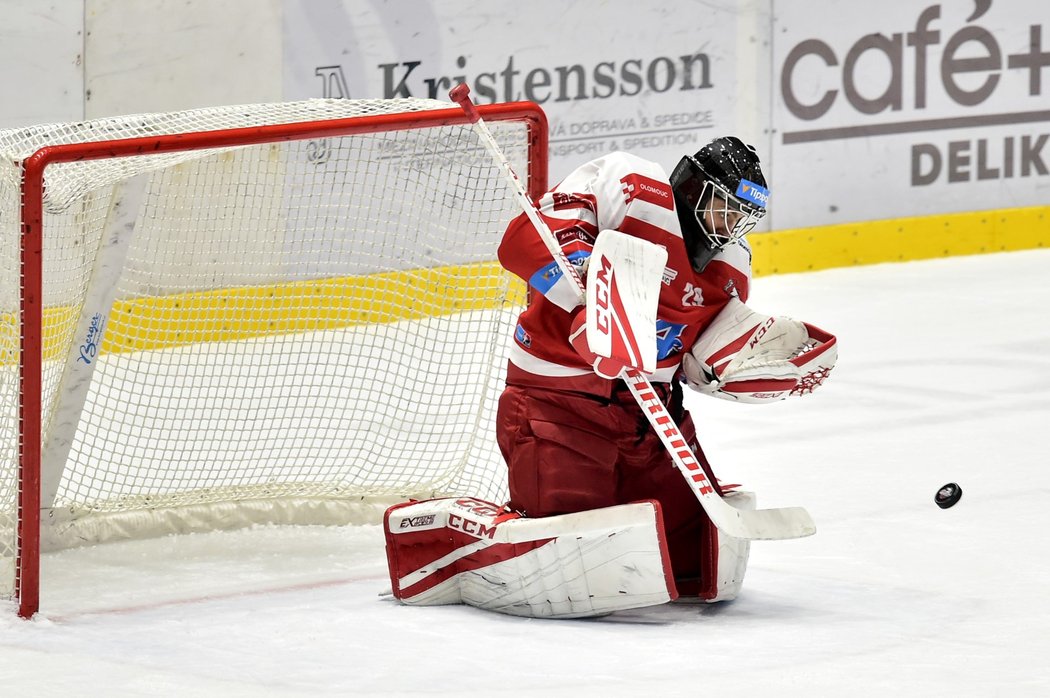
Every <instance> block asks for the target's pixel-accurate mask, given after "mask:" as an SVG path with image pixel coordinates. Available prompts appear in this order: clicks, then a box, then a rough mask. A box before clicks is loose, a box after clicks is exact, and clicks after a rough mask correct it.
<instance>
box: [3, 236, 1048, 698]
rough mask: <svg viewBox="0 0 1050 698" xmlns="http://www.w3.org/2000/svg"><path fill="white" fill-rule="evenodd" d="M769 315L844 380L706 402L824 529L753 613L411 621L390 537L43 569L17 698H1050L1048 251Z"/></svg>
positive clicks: (766, 285)
mask: <svg viewBox="0 0 1050 698" xmlns="http://www.w3.org/2000/svg"><path fill="white" fill-rule="evenodd" d="M750 304H751V305H752V306H753V307H755V308H757V309H759V310H763V311H766V312H772V313H778V314H787V315H792V316H795V317H799V318H802V319H805V320H807V321H809V322H811V323H813V324H816V325H818V326H821V327H824V328H825V329H828V330H831V331H832V332H835V333H836V334H837V335H838V337H839V341H840V360H839V365H838V367H837V368H836V370H835V373H834V374H833V376H832V379H831V380H830V381H829V383H828V384H827V385H826V386H825V387H823V388H821V389H820V390H819V391H818V392H817V394H815V395H813V396H811V397H807V398H804V399H801V400H791V401H788V402H784V403H778V404H776V405H767V406H757V405H733V404H729V403H724V402H721V401H717V400H711V399H708V398H698V399H695V400H693V401H692V407H693V408H694V414H695V415H696V418H697V421H698V424H699V428H700V432H701V442H702V443H703V444H704V448H705V450H706V452H707V454H708V456H709V457H710V458H711V460H712V461H713V463H714V464H715V468H716V470H717V472H718V474H719V476H720V478H721V479H722V480H723V481H732V482H742V483H744V484H745V485H746V486H747V487H748V488H749V489H753V490H754V491H756V492H757V493H758V496H759V503H760V506H763V507H769V506H789V505H803V506H805V507H807V508H808V509H809V510H810V512H811V513H812V514H813V517H814V519H815V520H816V522H817V526H818V529H819V531H818V533H817V535H816V536H814V537H812V538H807V539H802V540H797V541H784V542H759V543H755V544H754V545H753V546H752V552H751V565H750V569H749V572H748V577H747V580H746V583H745V586H744V591H743V593H742V595H741V597H740V598H739V599H738V600H737V601H735V602H732V603H730V604H724V605H719V606H711V607H698V606H681V605H671V606H662V607H656V608H651V609H642V610H637V611H630V612H621V613H617V614H614V615H611V616H608V617H606V618H602V619H598V620H589V621H540V620H522V619H517V618H508V617H502V616H498V615H494V614H489V613H485V612H483V611H479V610H476V609H472V608H466V607H441V608H408V607H403V606H400V605H398V604H397V603H396V602H394V601H393V600H392V599H391V598H390V597H381V596H380V595H379V594H380V592H382V591H384V590H385V589H386V588H388V586H389V582H388V580H387V579H386V577H385V574H386V569H385V563H384V560H383V553H382V539H381V535H380V532H379V530H378V529H377V528H374V527H364V528H345V529H340V528H258V529H253V530H247V531H238V532H228V533H217V534H207V535H190V536H183V537H179V538H166V539H161V540H154V541H138V542H133V543H123V544H111V545H107V546H99V547H95V548H85V549H75V550H67V551H64V552H61V553H54V554H50V555H46V556H45V557H44V560H43V580H44V585H43V598H42V609H43V610H42V613H41V614H40V616H39V617H38V618H37V619H36V620H34V621H32V622H23V621H20V620H18V619H17V618H15V617H14V615H13V611H11V612H8V613H5V614H0V695H2V696H13V697H14V696H28V695H35V696H51V695H54V696H72V695H89V694H93V695H103V694H105V695H113V696H158V695H179V696H223V697H239V696H320V695H338V696H349V695H355V696H357V695H361V696H372V695H375V696H380V695H381V696H399V695H404V696H416V697H419V696H453V695H459V696H470V695H491V694H497V693H498V694H502V695H508V696H529V695H543V696H573V697H574V698H575V697H578V696H581V695H584V696H586V695H601V696H632V697H635V698H637V697H638V696H646V697H652V698H655V697H658V696H679V695H683V696H684V695H691V696H697V695H714V696H719V695H721V696H725V695H734V694H737V693H738V692H740V691H747V692H749V693H750V695H756V696H762V695H777V696H833V695H849V696H851V698H853V697H856V696H885V695H892V696H894V698H905V697H907V696H940V695H944V696H952V697H953V698H954V697H958V696H992V695H996V696H1011V697H1013V696H1046V695H1050V668H1048V665H1050V661H1048V659H1047V657H1048V656H1050V583H1048V578H1050V554H1048V553H1050V544H1048V542H1047V540H1048V533H1050V505H1048V496H1050V463H1048V458H1047V453H1048V448H1047V444H1046V439H1047V434H1048V430H1050V324H1048V323H1047V320H1048V313H1047V308H1048V307H1050V251H1032V252H1019V253H1010V254H998V255H985V256H978V257H967V258H958V259H947V260H938V261H930V262H918V263H909V264H900V265H883V266H875V267H866V268H856V269H841V270H829V271H824V272H819V273H814V274H800V275H790V276H781V277H770V278H762V279H759V280H757V281H756V283H755V289H754V293H753V294H752V299H751V303H750ZM949 481H955V482H958V483H959V484H961V485H962V487H963V490H964V494H963V498H962V501H961V502H960V503H959V504H957V505H956V506H955V507H953V508H951V509H948V510H943V511H942V510H941V509H939V508H937V507H936V506H935V505H934V503H933V497H934V494H935V493H936V491H937V489H938V488H939V487H940V486H941V485H942V484H944V483H945V482H949ZM0 610H8V609H0Z"/></svg>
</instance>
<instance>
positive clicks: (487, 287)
mask: <svg viewBox="0 0 1050 698" xmlns="http://www.w3.org/2000/svg"><path fill="white" fill-rule="evenodd" d="M508 279H509V275H508V274H507V273H506V272H505V271H503V269H502V267H500V265H499V263H498V262H495V261H492V262H484V263H479V264H469V265H459V266H447V267H438V268H433V269H411V270H406V271H396V272H384V273H379V274H368V275H364V276H353V277H339V278H328V279H316V280H310V281H296V282H289V283H281V284H268V285H263V286H244V287H237V288H228V289H220V290H213V291H199V292H193V293H180V294H174V295H169V296H156V297H142V298H135V299H132V300H122V301H117V302H115V303H114V304H113V308H112V310H111V312H110V314H109V318H108V319H107V322H106V331H105V341H104V342H103V345H102V351H103V353H107V352H110V353H112V352H127V351H143V350H149V349H162V348H165V347H173V346H181V345H185V344H196V343H201V342H228V341H236V340H241V339H249V338H252V337H261V336H267V335H277V334H289V333H295V332H312V331H317V330H330V329H338V328H344V327H351V326H354V325H364V324H377V323H388V322H397V321H400V320H413V319H422V318H426V317H435V316H441V315H448V314H451V313H459V312H465V311H470V310H487V309H492V308H499V307H507V306H515V305H523V304H524V302H525V285H524V283H522V282H519V281H517V280H514V279H510V284H509V293H508V290H507V284H508ZM75 312H76V311H75V310H74V309H73V308H71V307H68V306H65V307H52V308H47V309H45V311H44V338H45V342H44V346H45V350H44V354H45V356H44V358H45V359H57V358H60V357H61V356H62V355H63V354H64V353H65V352H66V351H67V349H65V348H64V347H63V346H61V343H60V342H59V341H58V339H59V337H61V336H63V335H64V334H65V333H67V332H68V331H69V329H68V328H69V327H70V324H71V323H72V322H73V320H74V317H73V316H74V313H75Z"/></svg>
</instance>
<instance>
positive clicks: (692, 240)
mask: <svg viewBox="0 0 1050 698" xmlns="http://www.w3.org/2000/svg"><path fill="white" fill-rule="evenodd" d="M671 189H672V190H673V191H674V198H675V207H676V208H677V209H678V220H679V223H680V224H681V227H682V237H683V238H684V239H685V247H686V250H687V251H688V253H689V258H690V260H691V261H692V264H693V269H695V270H696V271H697V272H701V271H703V270H704V268H705V267H706V266H707V264H708V262H710V261H711V259H712V258H714V256H715V255H716V254H718V252H719V251H721V250H722V249H723V248H725V247H726V246H727V245H730V244H732V243H734V242H736V241H737V240H739V239H740V238H742V237H743V236H744V235H746V234H747V233H749V232H750V231H751V230H752V229H753V228H754V227H755V226H756V225H758V222H759V221H760V220H762V217H763V216H765V215H766V202H767V201H768V200H769V190H768V189H766V178H765V177H764V176H763V174H762V167H761V164H760V163H759V160H758V153H756V152H755V148H754V146H751V145H746V144H744V142H743V141H741V140H740V139H739V138H737V137H735V136H722V137H721V138H716V139H714V140H713V141H711V142H710V143H708V144H707V145H705V146H704V147H703V148H701V149H700V150H699V151H698V152H697V153H696V155H686V156H684V157H683V158H682V159H681V161H680V162H679V163H678V166H677V167H675V168H674V172H672V173H671Z"/></svg>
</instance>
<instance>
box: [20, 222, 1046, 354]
mask: <svg viewBox="0 0 1050 698" xmlns="http://www.w3.org/2000/svg"><path fill="white" fill-rule="evenodd" d="M750 242H751V247H752V249H753V251H754V261H753V270H754V274H755V276H767V275H771V274H788V273H795V272H804V271H815V270H818V269H828V268H832V267H847V266H856V265H864V264H878V263H882V262H900V261H908V260H917V259H931V258H936V257H951V256H956V255H969V254H981V253H986V252H1000V251H1010V250H1025V249H1035V248H1040V247H1050V207H1048V206H1036V207H1027V208H1013V209H1001V210H997V211H980V212H975V213H953V214H943V215H936V216H924V217H915V218H898V219H892V220H881V221H867V222H861V223H844V224H841V225H831V226H822V227H815V228H802V229H795V230H780V231H775V232H771V233H763V234H758V235H752V236H750ZM507 278H508V275H507V274H506V272H504V271H503V270H502V268H501V267H500V266H499V263H498V262H495V261H492V262H485V263H479V264H470V265H456V266H446V267H439V268H434V269H412V270H407V271H396V272H386V273H380V274H369V275H364V276H354V277H341V278H332V279H318V280H311V281H297V282H290V283H282V284H270V285H263V286H246V287H238V288H230V289H221V290H214V291H201V292H193V293H182V294H176V295H170V296H158V297H143V298H137V299H133V300H126V301H119V302H117V303H115V304H114V307H113V309H112V312H111V313H110V317H109V319H108V323H107V327H106V341H105V343H104V344H103V347H102V350H103V352H125V351H142V350H148V349H161V348H164V347H172V346H179V345H183V344H190V343H198V342H226V341H235V340H239V339H248V338H251V337H260V336H265V335H274V334H288V333H294V332H308V331H314V330H325V329H337V328H342V327H350V326H354V325H362V324H376V323H386V322H396V321H399V320H410V319H422V318H426V317H433V316H440V315H448V314H451V313H457V312H463V311H468V310H485V309H492V308H497V307H507V306H521V305H524V303H525V285H524V283H522V282H521V281H519V280H518V279H513V278H512V279H510V294H509V296H508V297H507V298H504V284H506V283H507ZM75 312H76V310H75V309H74V308H71V307H52V308H47V309H45V311H44V339H45V342H44V346H45V349H44V358H45V359H48V360H53V359H57V358H60V357H61V356H62V355H63V354H64V353H65V352H66V351H67V349H65V348H64V347H62V346H60V343H59V342H58V339H59V338H60V337H62V336H64V333H66V332H68V331H69V330H68V328H69V326H70V324H71V323H72V322H73V321H74V317H73V316H74V313H75ZM13 319H14V318H12V317H8V318H4V322H5V324H8V325H10V323H11V321H12V320H13ZM12 348H13V347H12ZM7 353H8V354H9V355H8V356H7V357H6V358H4V359H3V360H2V361H0V363H5V364H6V363H11V362H12V361H13V360H14V358H15V355H14V353H13V352H7Z"/></svg>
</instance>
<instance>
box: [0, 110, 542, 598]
mask: <svg viewBox="0 0 1050 698" xmlns="http://www.w3.org/2000/svg"><path fill="white" fill-rule="evenodd" d="M448 107H449V105H448V104H447V103H443V102H436V101H429V100H384V101H350V100H311V101H309V102H303V103H288V104H283V105H256V106H250V107H229V108H219V109H207V110H196V111H192V112H183V113H177V114H166V115H145V116H135V117H126V118H121V119H105V120H100V121H96V122H87V123H80V124H70V125H56V126H42V127H35V128H30V129H23V130H18V131H0V152H2V154H3V161H4V162H3V163H0V170H2V171H0V200H2V201H0V235H2V236H3V238H4V244H3V247H2V250H3V253H2V254H3V259H2V262H0V264H2V265H3V268H2V281H0V283H2V286H0V302H2V304H3V306H2V308H0V313H2V326H0V361H2V364H0V368H2V380H0V401H2V405H3V407H2V413H0V432H2V439H0V449H2V451H0V559H2V560H3V561H4V563H5V564H4V566H3V567H4V572H0V582H3V581H5V580H4V577H5V576H6V578H7V580H8V581H9V580H10V579H11V576H12V574H13V572H12V569H13V558H14V555H15V551H16V539H15V536H16V522H17V516H18V512H17V471H18V438H19V434H18V424H19V421H18V404H19V401H18V399H19V395H18V391H19V387H18V351H19V348H18V347H19V336H20V332H21V330H20V324H19V312H18V307H19V297H20V296H19V293H20V290H19V287H20V278H19V259H18V250H19V244H20V243H19V236H20V220H19V215H18V211H19V198H18V197H19V186H20V177H21V170H20V167H19V161H20V160H22V159H24V158H25V157H27V156H28V155H30V154H31V153H33V152H34V151H35V150H36V149H38V148H40V147H42V146H44V145H47V144H53V143H75V142H90V141H96V140H109V139H118V138H129V137H135V136H142V135H157V134H161V133H164V134H171V133H191V132H199V131H204V130H217V129H230V128H238V127H243V126H253V125H264V124H276V123H291V122H299V121H317V120H329V119H340V118H346V117H349V116H364V115H372V114H379V113H408V114H411V113H413V112H419V111H426V110H431V109H447V108H448ZM491 126H492V127H493V131H494V133H495V135H496V137H497V140H498V141H499V142H500V144H501V146H502V147H503V149H504V151H505V152H506V153H507V155H508V157H509V158H510V160H511V162H512V164H513V165H514V167H515V168H516V170H517V171H519V172H525V171H527V170H528V162H527V149H526V145H527V142H528V137H527V131H526V127H525V125H524V124H523V123H521V122H510V121H508V122H501V123H493V124H491ZM501 177H502V176H501V174H500V172H499V170H498V168H497V167H496V166H495V165H494V164H493V162H492V160H491V157H490V156H489V155H488V154H487V153H486V152H485V151H484V149H483V148H482V147H481V146H480V145H479V143H478V141H477V138H476V136H475V135H474V134H473V132H472V131H471V130H470V128H469V127H466V126H442V127H431V128H423V129H410V130H401V131H385V132H379V133H374V134H368V135H356V136H343V137H323V138H315V139H312V140H301V141H288V142H279V143H267V144H264V145H257V146H246V147H236V148H213V149H210V150H205V151H194V152H188V153H172V154H165V155H149V156H134V157H124V158H111V159H104V160H98V161H89V162H80V163H67V164H59V165H53V166H50V167H49V168H48V169H47V171H46V174H45V212H46V213H45V221H44V263H43V264H44V275H43V279H44V281H43V300H44V330H43V344H44V349H43V359H44V368H43V394H42V404H43V415H42V418H43V424H44V435H43V450H44V459H43V460H44V463H43V466H42V480H43V485H42V492H43V499H44V501H43V506H44V507H45V508H46V510H47V511H46V513H47V514H48V515H47V516H45V521H46V522H47V523H48V524H49V531H48V532H45V543H46V544H48V545H52V546H58V545H68V544H71V543H72V542H73V541H83V540H85V539H86V540H103V539H105V538H107V537H112V536H113V535H121V536H123V535H129V534H130V535H137V534H138V533H137V532H139V531H141V532H142V533H143V534H144V535H151V534H155V533H156V532H158V531H159V532H163V531H165V530H187V529H189V530H192V529H199V528H209V527H218V526H219V525H220V524H221V521H223V520H231V517H230V514H229V510H230V507H236V506H237V504H238V503H245V504H246V505H248V506H249V507H255V510H256V511H259V510H263V511H265V510H270V511H271V512H275V511H277V510H281V511H284V510H285V508H286V505H287V504H288V503H289V502H301V503H305V504H304V507H303V508H304V509H305V510H307V511H309V512H312V513H310V514H308V515H307V516H306V517H305V519H304V518H303V517H290V518H293V519H295V520H303V521H304V522H310V519H311V518H319V519H322V521H319V522H326V521H324V520H323V519H325V516H324V515H317V510H316V507H313V505H314V504H316V503H317V502H320V501H323V502H328V503H331V502H337V503H338V502H358V501H362V500H368V499H372V498H383V497H390V498H395V499H396V498H404V497H406V496H426V495H430V494H452V493H457V494H458V493H463V494H471V495H474V496H480V497H483V498H488V499H493V500H501V499H502V498H503V497H504V496H505V487H506V486H505V480H504V473H503V467H502V461H501V459H500V456H499V452H498V449H497V448H496V446H495V440H494V433H493V428H492V422H493V419H494V414H495V404H496V399H497V397H498V394H499V391H500V389H501V386H502V378H503V371H504V366H505V357H506V352H507V349H508V342H509V339H510V337H511V333H512V327H513V322H514V318H515V316H516V313H517V309H518V305H519V304H520V303H521V302H523V297H522V295H521V290H520V288H518V286H517V285H516V284H514V283H512V282H511V280H510V279H509V277H508V276H507V275H506V274H505V273H504V272H503V271H502V270H501V268H500V267H499V265H498V263H496V262H495V261H494V260H495V250H496V247H497V245H498V241H499V238H500V236H501V234H502V231H503V229H504V228H505V227H506V224H507V223H508V222H509V220H510V219H511V218H512V217H513V216H514V215H515V213H516V210H515V203H514V200H513V198H512V197H511V196H510V194H509V193H508V191H507V189H506V186H505V185H504V183H503V181H502V178H501ZM132 178H134V179H135V181H139V182H141V183H142V184H141V187H142V194H141V196H142V203H141V205H139V206H137V207H136V210H135V212H134V213H133V215H132V220H133V221H134V230H133V233H132V234H131V235H130V236H129V237H128V238H125V239H126V240H129V241H128V242H127V243H126V248H125V249H124V250H123V251H122V252H121V253H120V254H114V253H113V252H112V250H111V249H109V250H107V245H110V242H109V241H110V239H111V236H112V231H113V227H114V220H115V216H116V215H117V214H115V213H114V206H113V204H114V197H115V196H117V195H118V194H117V192H119V191H121V190H120V186H122V183H127V182H128V181H131V179H132ZM110 247H112V245H110ZM107 255H108V256H107ZM100 259H103V260H108V261H107V263H106V264H100V263H99V260H100ZM114 260H117V261H118V262H119V264H117V265H116V267H117V271H116V272H114V271H113V268H114V266H115V265H114ZM107 275H108V277H107ZM107 278H111V281H112V283H113V284H114V286H113V290H112V291H111V292H110V293H109V295H108V296H107V295H106V294H102V297H104V298H106V302H105V303H104V304H103V307H101V308H96V307H94V306H93V305H92V304H93V303H94V304H96V305H97V303H98V300H97V299H98V297H99V292H98V289H99V288H100V287H103V288H104V287H105V285H106V279H107ZM103 330H104V342H102V344H101V351H98V352H97V353H95V351H96V346H95V343H94V342H96V340H97V338H98V336H99V335H100V334H101V333H102V331H103ZM85 376H86V377H87V379H86V380H85ZM84 385H88V386H89V387H87V388H86V390H85V389H84V387H83V386H84ZM78 386H79V387H78ZM211 510H214V512H215V513H214V514H209V513H208V512H209V511H211ZM179 511H192V512H193V517H195V518H194V520H193V522H192V523H189V524H188V523H186V522H185V521H182V522H181V523H170V521H172V520H173V519H172V518H171V517H172V512H176V513H177V512H179ZM128 516H131V517H133V518H132V519H131V520H132V521H134V522H135V524H134V525H132V526H131V527H130V533H129V526H128V525H127V523H126V521H127V520H128V519H127V517H128ZM282 516H283V515H282ZM121 517H124V518H123V519H122V518H121ZM175 518H176V519H177V518H178V517H177V516H176V517H175ZM263 518H265V516H264V517H263ZM274 518H281V517H278V516H275V517H274ZM111 519H112V520H114V521H118V520H120V521H124V523H118V524H115V527H116V529H117V530H119V534H113V533H106V532H105V528H106V525H107V524H106V523H105V522H106V521H108V520H111ZM158 521H160V522H161V524H160V525H159V528H157V522H158ZM87 523H90V526H91V528H90V533H85V531H87V530H89V529H86V528H85V525H87ZM5 588H10V584H9V583H8V584H5Z"/></svg>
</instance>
